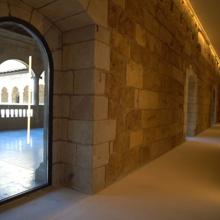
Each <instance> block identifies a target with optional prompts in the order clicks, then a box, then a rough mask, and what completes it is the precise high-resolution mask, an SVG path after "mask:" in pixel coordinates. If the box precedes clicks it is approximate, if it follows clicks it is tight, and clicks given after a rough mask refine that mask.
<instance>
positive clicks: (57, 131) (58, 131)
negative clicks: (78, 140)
mask: <svg viewBox="0 0 220 220" xmlns="http://www.w3.org/2000/svg"><path fill="white" fill-rule="evenodd" d="M67 131H68V120H67V119H54V120H53V140H54V141H62V140H67V137H68V136H67V135H68V132H67Z"/></svg>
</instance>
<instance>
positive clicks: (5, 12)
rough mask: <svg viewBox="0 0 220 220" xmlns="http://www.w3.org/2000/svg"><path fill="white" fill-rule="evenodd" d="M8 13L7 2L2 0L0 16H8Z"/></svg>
mask: <svg viewBox="0 0 220 220" xmlns="http://www.w3.org/2000/svg"><path fill="white" fill-rule="evenodd" d="M8 14H9V8H8V4H7V2H6V1H5V2H4V1H3V2H1V3H0V15H1V16H8Z"/></svg>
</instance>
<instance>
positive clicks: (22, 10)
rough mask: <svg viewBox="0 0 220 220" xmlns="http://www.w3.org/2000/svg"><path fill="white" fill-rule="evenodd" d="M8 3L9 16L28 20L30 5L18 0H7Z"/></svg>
mask: <svg viewBox="0 0 220 220" xmlns="http://www.w3.org/2000/svg"><path fill="white" fill-rule="evenodd" d="M8 4H9V6H10V14H11V16H14V17H17V18H20V19H23V20H25V21H27V22H30V18H31V12H32V10H31V7H29V6H28V5H26V4H24V3H23V2H21V1H19V0H9V1H8Z"/></svg>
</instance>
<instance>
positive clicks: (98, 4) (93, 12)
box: [87, 0, 108, 27]
mask: <svg viewBox="0 0 220 220" xmlns="http://www.w3.org/2000/svg"><path fill="white" fill-rule="evenodd" d="M87 12H88V14H89V15H90V16H91V18H92V19H93V21H94V23H96V24H99V25H102V26H104V27H107V26H108V24H107V21H108V0H91V1H90V3H89V6H88V10H87Z"/></svg>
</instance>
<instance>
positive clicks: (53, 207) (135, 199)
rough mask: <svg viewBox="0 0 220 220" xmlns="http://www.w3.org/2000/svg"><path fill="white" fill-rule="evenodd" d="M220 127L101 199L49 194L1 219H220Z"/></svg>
mask: <svg viewBox="0 0 220 220" xmlns="http://www.w3.org/2000/svg"><path fill="white" fill-rule="evenodd" d="M219 170H220V126H216V127H214V128H211V129H208V130H207V131H205V132H203V133H202V134H200V135H199V136H197V137H195V138H191V139H189V140H188V141H187V142H185V143H184V144H182V145H180V146H178V147H176V148H175V149H174V150H172V151H171V152H169V153H167V154H165V155H163V156H161V157H160V158H158V159H157V160H155V161H153V162H151V163H149V164H147V165H146V166H144V167H142V168H141V169H139V170H137V171H135V172H133V173H131V174H130V175H128V176H126V177H124V178H123V179H121V180H119V181H118V182H116V183H115V184H113V185H111V186H109V187H108V188H106V189H105V190H103V191H102V192H100V193H98V194H96V195H92V196H89V195H84V194H81V193H78V192H76V191H74V190H71V189H57V190H53V191H47V190H43V191H42V192H38V193H34V194H31V195H29V196H26V197H25V198H23V199H21V200H18V201H15V202H14V203H10V204H7V205H6V206H4V207H2V208H0V220H30V219H31V220H60V219H62V220H220V172H219Z"/></svg>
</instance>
